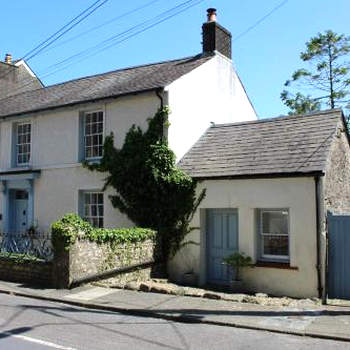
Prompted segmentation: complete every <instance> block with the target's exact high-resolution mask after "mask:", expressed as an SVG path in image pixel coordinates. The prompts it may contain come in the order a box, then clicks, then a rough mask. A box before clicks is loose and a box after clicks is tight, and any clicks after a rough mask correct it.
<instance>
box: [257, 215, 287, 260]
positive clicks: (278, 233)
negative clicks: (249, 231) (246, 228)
mask: <svg viewBox="0 0 350 350" xmlns="http://www.w3.org/2000/svg"><path fill="white" fill-rule="evenodd" d="M259 248H260V252H259V253H260V258H261V259H263V260H271V261H274V260H277V261H279V260H282V261H288V260H289V212H288V210H286V209H273V210H272V209H260V215H259Z"/></svg>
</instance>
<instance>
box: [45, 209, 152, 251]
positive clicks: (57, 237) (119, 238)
mask: <svg viewBox="0 0 350 350" xmlns="http://www.w3.org/2000/svg"><path fill="white" fill-rule="evenodd" d="M51 233H52V245H53V247H54V251H55V252H59V251H63V250H69V248H70V246H71V245H73V244H74V243H75V242H76V240H77V239H87V240H89V241H91V242H96V243H98V244H101V243H110V244H111V245H115V244H123V243H136V242H143V241H145V240H148V239H151V240H154V239H155V236H156V232H155V231H154V230H151V229H146V228H140V227H133V228H119V229H102V228H95V227H92V226H91V225H90V224H89V223H88V222H86V221H84V220H83V219H82V218H81V217H79V216H78V215H76V214H66V215H64V216H63V217H62V218H61V219H60V220H58V221H56V222H54V223H53V224H52V226H51Z"/></svg>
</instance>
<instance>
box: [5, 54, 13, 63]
mask: <svg viewBox="0 0 350 350" xmlns="http://www.w3.org/2000/svg"><path fill="white" fill-rule="evenodd" d="M5 63H7V64H11V63H12V55H11V54H10V53H7V54H6V55H5Z"/></svg>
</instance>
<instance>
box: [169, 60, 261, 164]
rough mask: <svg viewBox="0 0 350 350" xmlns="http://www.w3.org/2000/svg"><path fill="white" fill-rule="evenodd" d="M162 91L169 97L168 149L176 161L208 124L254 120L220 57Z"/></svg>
mask: <svg viewBox="0 0 350 350" xmlns="http://www.w3.org/2000/svg"><path fill="white" fill-rule="evenodd" d="M165 90H166V91H168V94H169V96H168V98H169V107H170V110H171V115H170V118H169V121H170V128H169V133H168V136H169V145H170V148H171V149H172V150H173V151H174V152H175V154H176V156H177V160H178V161H179V160H180V159H181V158H182V157H183V155H184V154H185V153H186V152H187V151H188V150H189V149H190V148H191V147H192V145H193V144H194V143H195V142H196V141H197V140H198V139H199V137H200V136H201V135H202V134H203V133H204V131H205V130H206V129H207V128H208V127H209V126H210V122H215V123H216V124H219V123H228V122H239V121H245V120H255V119H257V116H256V113H255V111H254V109H253V107H252V105H251V103H250V101H249V99H248V97H247V95H246V93H245V91H244V88H243V86H242V84H241V82H240V80H239V78H238V76H237V73H236V72H235V70H234V69H233V66H232V61H231V60H229V59H228V58H226V57H225V56H222V55H221V54H216V55H215V56H214V57H213V58H212V59H210V60H209V61H208V62H206V63H204V64H203V65H201V66H200V67H198V68H196V69H194V70H193V71H191V72H190V73H188V74H186V75H184V76H182V77H181V78H180V79H178V80H176V81H174V82H173V83H171V84H170V85H169V86H168V87H166V89H165Z"/></svg>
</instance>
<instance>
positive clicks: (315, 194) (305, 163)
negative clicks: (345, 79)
mask: <svg viewBox="0 0 350 350" xmlns="http://www.w3.org/2000/svg"><path fill="white" fill-rule="evenodd" d="M179 165H180V167H181V168H182V169H183V170H185V171H186V172H187V173H188V174H190V175H191V176H192V177H194V178H196V179H199V180H201V181H200V183H199V185H198V191H201V190H202V189H203V188H205V189H206V197H205V199H204V200H203V202H202V203H201V204H200V207H199V209H198V211H197V212H196V214H195V216H194V218H193V222H192V223H191V226H193V227H196V229H195V230H193V231H192V232H191V233H190V235H189V236H188V239H189V240H194V241H196V242H197V243H199V245H191V244H189V245H186V246H185V248H184V249H183V250H181V251H180V252H178V254H177V255H176V256H175V258H174V259H173V260H172V261H171V263H170V271H169V272H170V275H171V277H172V278H173V279H175V280H178V281H181V279H182V276H183V274H184V273H186V272H188V271H195V272H196V273H197V274H198V277H199V283H200V284H202V285H203V284H216V285H218V284H224V285H225V284H228V283H229V282H230V274H229V272H228V268H227V266H225V265H223V264H222V260H223V258H224V257H225V256H227V255H229V254H231V253H232V252H234V251H239V252H243V253H245V254H247V255H249V256H250V257H251V258H252V259H253V261H254V267H252V268H250V267H247V268H244V269H243V281H244V284H245V286H246V288H247V289H248V290H250V291H252V292H254V291H259V292H265V293H269V294H273V295H288V296H293V297H317V296H319V295H321V294H322V292H323V291H324V286H325V217H326V212H327V210H330V211H332V212H345V211H347V212H350V211H349V209H350V152H349V135H348V133H347V131H346V126H345V121H344V116H343V113H342V111H341V110H328V111H323V112H317V113H314V114H310V115H303V116H288V117H278V118H273V119H265V120H259V121H250V122H242V123H233V124H222V125H213V126H212V127H210V128H209V129H208V130H207V131H206V132H205V134H204V135H203V136H202V137H201V138H200V139H199V140H198V141H197V143H196V144H195V145H194V146H193V147H192V148H191V149H190V151H189V152H188V153H187V154H186V155H185V156H184V157H183V158H182V160H181V161H180V163H179Z"/></svg>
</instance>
